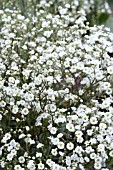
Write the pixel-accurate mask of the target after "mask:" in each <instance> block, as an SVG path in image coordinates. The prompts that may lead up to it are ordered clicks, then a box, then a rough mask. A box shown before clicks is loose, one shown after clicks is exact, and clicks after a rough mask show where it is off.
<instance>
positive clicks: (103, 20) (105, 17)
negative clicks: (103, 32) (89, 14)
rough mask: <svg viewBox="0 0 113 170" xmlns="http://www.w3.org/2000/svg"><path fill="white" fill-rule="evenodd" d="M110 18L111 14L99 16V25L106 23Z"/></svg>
mask: <svg viewBox="0 0 113 170" xmlns="http://www.w3.org/2000/svg"><path fill="white" fill-rule="evenodd" d="M108 18H109V14H107V13H101V14H100V16H99V24H102V23H104V22H106V21H107V19H108Z"/></svg>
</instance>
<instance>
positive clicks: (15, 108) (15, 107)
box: [12, 105, 18, 114]
mask: <svg viewBox="0 0 113 170" xmlns="http://www.w3.org/2000/svg"><path fill="white" fill-rule="evenodd" d="M12 112H13V113H14V114H16V113H18V106H15V105H14V106H13V109H12Z"/></svg>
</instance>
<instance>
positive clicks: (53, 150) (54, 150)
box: [51, 148, 57, 156]
mask: <svg viewBox="0 0 113 170" xmlns="http://www.w3.org/2000/svg"><path fill="white" fill-rule="evenodd" d="M51 153H52V155H54V156H56V155H57V148H56V149H52V150H51Z"/></svg>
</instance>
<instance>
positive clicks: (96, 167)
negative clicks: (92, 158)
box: [94, 163, 102, 170]
mask: <svg viewBox="0 0 113 170" xmlns="http://www.w3.org/2000/svg"><path fill="white" fill-rule="evenodd" d="M101 167H102V166H101V163H95V164H94V168H95V169H97V170H98V169H99V170H100V169H101Z"/></svg>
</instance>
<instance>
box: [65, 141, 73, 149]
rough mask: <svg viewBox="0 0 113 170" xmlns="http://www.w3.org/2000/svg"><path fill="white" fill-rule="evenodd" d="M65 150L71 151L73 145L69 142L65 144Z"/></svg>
mask: <svg viewBox="0 0 113 170" xmlns="http://www.w3.org/2000/svg"><path fill="white" fill-rule="evenodd" d="M66 148H67V149H68V150H73V148H74V144H73V143H72V142H69V143H67V145H66Z"/></svg>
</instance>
